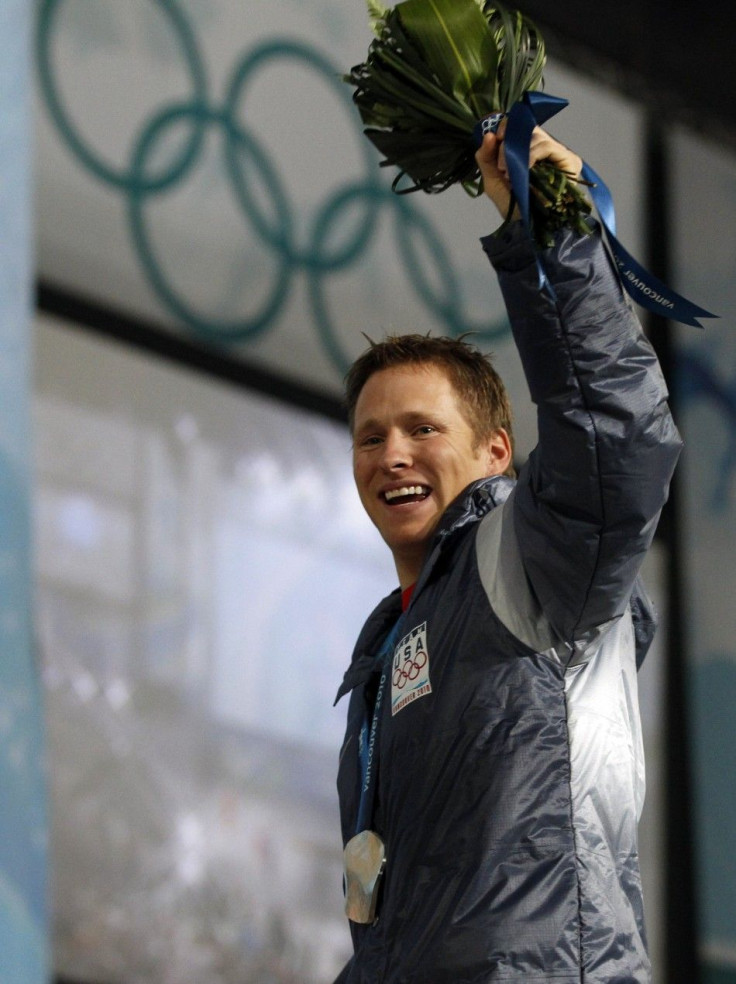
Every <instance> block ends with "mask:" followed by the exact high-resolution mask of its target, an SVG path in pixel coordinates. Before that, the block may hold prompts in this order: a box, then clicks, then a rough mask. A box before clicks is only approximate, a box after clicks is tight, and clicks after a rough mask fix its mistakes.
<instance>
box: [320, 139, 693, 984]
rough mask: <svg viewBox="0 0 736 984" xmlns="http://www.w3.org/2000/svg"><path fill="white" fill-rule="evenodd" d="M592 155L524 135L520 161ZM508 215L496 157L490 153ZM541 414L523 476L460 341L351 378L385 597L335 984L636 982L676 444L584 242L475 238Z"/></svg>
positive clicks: (368, 689) (647, 353)
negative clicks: (653, 667) (652, 711)
mask: <svg viewBox="0 0 736 984" xmlns="http://www.w3.org/2000/svg"><path fill="white" fill-rule="evenodd" d="M543 158H547V159H551V160H553V161H554V162H555V163H556V164H558V166H560V167H562V168H563V169H564V170H567V171H570V172H572V173H579V170H580V160H579V158H577V157H576V155H574V154H572V153H571V152H570V151H569V150H568V149H567V148H565V147H563V146H562V145H560V144H559V143H557V142H556V141H554V140H552V139H551V138H550V137H549V136H547V135H546V134H545V133H543V131H535V135H534V138H533V140H532V149H531V159H530V164H533V163H534V162H535V161H536V160H541V159H543ZM477 159H478V163H479V166H480V168H481V173H482V174H483V178H484V184H485V190H486V193H487V194H488V196H489V197H490V198H491V199H492V200H493V201H494V203H495V204H496V206H497V207H498V209H499V211H500V212H501V214H502V215H503V214H506V211H507V209H508V204H509V188H508V181H507V176H506V171H505V167H504V160H503V146H502V138H501V137H497V136H495V135H492V134H489V135H487V136H486V137H485V140H484V144H483V147H482V148H481V150H480V151H479V154H478V158H477ZM483 248H484V249H485V251H486V252H487V254H488V255H489V257H490V259H491V261H492V263H493V265H494V267H495V269H496V272H497V275H498V277H499V282H500V285H501V289H502V291H503V294H504V299H505V302H506V306H507V310H508V313H509V319H510V322H511V326H512V330H513V334H514V339H515V342H516V345H517V347H518V350H519V353H520V356H521V360H522V364H523V366H524V371H525V374H526V378H527V381H528V384H529V388H530V391H531V396H532V399H533V400H534V402H535V404H536V405H537V409H538V431H539V441H538V445H537V447H536V448H535V450H534V451H533V453H532V454H531V455H530V457H529V460H528V462H527V463H526V464H525V465H524V467H523V469H522V471H521V474H520V476H519V479H518V481H516V480H515V478H514V477H513V476H514V472H513V467H512V460H511V459H512V437H511V420H510V411H509V407H508V401H507V398H506V395H505V392H504V389H503V384H502V383H501V381H500V379H499V378H498V376H497V374H496V372H495V370H494V369H493V367H492V366H491V365H490V363H489V362H488V360H487V359H486V358H485V357H484V356H483V355H482V354H481V353H480V352H478V351H477V350H475V349H474V348H473V347H471V346H470V345H468V344H466V343H464V342H463V341H457V340H452V339H445V338H431V337H427V336H422V335H408V336H400V337H397V338H388V339H386V340H385V341H383V342H380V343H377V344H373V345H371V347H370V348H369V349H368V351H367V352H365V353H364V354H363V355H362V356H361V357H360V358H359V359H358V360H357V362H356V363H355V364H354V366H353V367H352V368H351V370H350V372H349V374H348V377H347V402H348V409H349V413H350V423H351V428H352V433H353V467H354V475H355V481H356V485H357V488H358V491H359V493H360V498H361V501H362V503H363V505H364V507H365V509H366V512H367V513H368V515H369V516H370V518H371V520H372V521H373V523H374V524H375V525H376V527H377V528H378V530H379V532H380V534H381V536H382V537H383V539H384V540H385V542H386V544H387V546H388V547H389V549H390V550H391V552H392V554H393V558H394V561H395V564H396V571H397V575H398V580H399V588H397V590H396V591H395V592H393V593H392V594H391V595H389V596H388V598H386V599H384V600H383V601H382V602H381V603H380V604H379V606H378V607H377V608H376V610H375V611H374V612H373V614H372V615H371V616H370V618H369V619H368V621H367V622H366V625H365V626H364V628H363V631H362V632H361V635H360V637H359V639H358V642H357V645H356V648H355V652H354V654H353V659H352V661H351V664H350V667H349V669H348V671H347V673H346V674H345V679H344V681H343V684H342V687H341V688H340V691H339V692H338V697H341V696H343V695H344V694H347V693H350V704H349V709H348V722H347V731H346V736H345V741H344V744H343V748H342V751H341V756H340V769H339V776H338V789H339V794H340V808H341V820H342V831H343V839H344V845H345V872H346V911H347V914H348V917H349V919H350V926H351V932H352V936H353V943H354V951H355V952H354V956H353V958H352V959H351V960H350V962H349V963H348V965H347V966H346V967H345V969H344V970H343V972H342V974H341V975H340V977H339V979H338V982H339V984H491V982H496V981H498V982H501V981H504V982H507V981H525V982H529V981H531V982H543V981H544V982H555V984H572V982H577V984H614V982H615V984H646V982H648V981H649V980H650V970H649V961H648V958H647V952H646V942H645V931H644V923H643V912H642V900H641V887H640V879H639V867H638V855H637V844H636V839H637V836H636V828H637V822H638V818H639V814H640V812H641V807H642V800H643V794H644V779H643V759H642V742H641V729H640V722H639V712H638V706H637V696H636V670H637V666H638V665H639V664H640V662H641V660H642V659H643V657H644V654H645V652H646V649H647V646H648V644H649V642H650V640H651V635H652V631H653V618H652V615H651V612H650V607H649V605H648V602H647V599H646V596H645V594H644V592H643V589H642V587H641V585H640V584H639V582H638V577H637V574H638V571H639V568H640V566H641V562H642V560H643V557H644V555H645V553H646V550H647V548H648V546H649V544H650V543H651V539H652V537H653V534H654V530H655V527H656V522H657V518H658V516H659V512H660V510H661V508H662V505H663V504H664V502H665V500H666V497H667V489H668V484H669V480H670V477H671V474H672V470H673V468H674V466H675V463H676V460H677V457H678V454H679V450H680V440H679V437H678V434H677V431H676V429H675V427H674V424H673V422H672V419H671V417H670V414H669V410H668V407H667V402H666V398H667V394H666V390H665V387H664V384H663V380H662V376H661V373H660V371H659V367H658V365H657V361H656V358H655V356H654V354H653V352H652V350H651V347H650V346H649V344H648V342H647V340H646V339H645V337H644V336H643V334H642V332H641V329H640V327H639V324H638V322H637V320H636V317H635V315H634V314H633V312H632V310H631V308H630V307H629V305H628V303H627V301H626V300H625V295H624V293H623V291H622V289H621V286H620V284H619V282H618V279H617V275H616V273H615V270H614V269H613V267H612V264H611V262H610V260H609V258H608V256H607V254H606V251H605V249H604V248H603V246H602V244H601V241H600V237H599V234H598V231H597V229H595V228H594V229H593V230H592V232H591V234H590V235H587V236H579V235H577V234H575V233H573V232H571V231H566V232H564V233H562V234H560V236H559V238H558V242H557V243H556V245H555V246H554V247H552V248H551V249H548V250H545V251H544V252H543V253H542V254H541V258H542V262H543V264H544V267H545V271H546V273H547V276H548V278H549V281H550V283H551V285H552V288H553V290H554V297H553V296H551V294H549V293H547V292H544V291H540V289H539V286H538V274H537V266H536V257H535V253H534V250H533V247H532V245H531V243H530V242H529V240H528V238H527V237H526V235H525V234H524V231H523V229H522V228H521V226H520V225H519V224H515V225H511V226H510V227H506V228H505V229H504V230H503V231H502V232H501V234H500V235H497V236H489V237H487V238H486V239H484V240H483Z"/></svg>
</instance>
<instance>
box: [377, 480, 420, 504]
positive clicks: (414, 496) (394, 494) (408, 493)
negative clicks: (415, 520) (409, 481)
mask: <svg viewBox="0 0 736 984" xmlns="http://www.w3.org/2000/svg"><path fill="white" fill-rule="evenodd" d="M429 493H430V489H429V487H428V486H427V485H404V486H402V487H401V488H400V489H389V490H388V491H387V492H384V493H383V497H384V499H385V500H386V502H387V503H388V504H389V505H390V506H399V505H402V504H403V503H404V502H421V500H422V499H426V498H427V496H428V495H429Z"/></svg>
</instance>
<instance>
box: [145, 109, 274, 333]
mask: <svg viewBox="0 0 736 984" xmlns="http://www.w3.org/2000/svg"><path fill="white" fill-rule="evenodd" d="M181 120H192V122H193V123H194V124H195V125H194V127H193V131H194V132H196V133H198V134H200V133H201V132H202V128H203V126H207V125H213V124H214V125H219V126H221V127H222V128H223V129H224V130H225V132H226V133H227V135H228V140H229V144H230V145H231V146H234V147H237V148H238V149H240V150H241V151H245V152H246V153H247V155H248V157H249V159H250V160H251V161H252V162H253V164H254V165H255V168H256V170H257V171H258V173H259V175H260V177H261V178H262V179H263V182H264V184H265V187H267V188H268V190H269V193H270V194H271V198H272V200H273V202H274V203H275V205H276V209H277V214H278V217H279V220H280V223H281V226H282V228H284V227H287V226H288V221H289V212H288V208H287V203H286V195H285V193H284V191H283V189H282V188H281V186H280V184H279V182H278V178H277V177H276V173H275V172H274V171H273V170H272V169H271V167H270V164H269V161H268V159H267V157H266V154H265V152H264V151H263V150H262V149H261V147H260V146H259V145H258V143H257V141H256V140H255V138H254V137H253V136H252V135H250V134H249V133H247V132H246V131H245V130H241V129H239V128H238V127H237V126H236V125H235V124H234V122H233V121H232V119H231V118H230V117H228V116H227V115H225V114H222V113H217V112H216V111H215V110H212V109H209V108H208V107H207V106H192V105H191V104H185V105H182V106H172V107H170V108H169V109H166V110H164V111H163V112H162V113H159V115H158V116H156V117H154V119H153V120H152V121H151V122H150V123H149V124H148V126H147V127H146V129H145V130H144V132H143V133H142V135H141V137H140V140H139V141H138V144H137V145H136V148H135V153H134V155H133V163H132V165H131V169H130V177H131V180H130V193H129V199H128V201H129V216H130V224H131V231H132V234H133V240H134V242H135V244H136V246H137V248H138V252H139V255H140V256H141V257H142V258H143V262H144V266H145V268H146V270H147V271H148V275H149V278H150V280H151V283H152V286H153V288H154V289H155V291H156V292H157V294H158V295H159V297H160V298H161V299H162V300H163V301H164V303H165V304H166V305H167V307H168V308H169V309H170V310H171V311H173V312H174V314H176V315H177V316H178V317H179V318H180V319H181V320H182V321H183V322H184V323H185V324H186V325H188V326H189V327H190V328H192V329H193V330H194V331H196V332H198V333H200V334H203V335H214V336H216V337H217V338H218V339H222V338H224V337H227V338H237V339H243V338H246V337H252V336H254V335H257V334H260V333H261V332H262V331H264V330H265V329H267V328H268V327H269V325H270V324H271V322H272V321H273V320H274V318H275V317H276V316H277V314H278V312H279V310H280V309H281V307H282V305H283V304H284V302H285V300H286V298H287V296H288V293H289V283H290V279H291V278H290V265H289V260H288V257H287V256H286V255H285V254H282V255H281V258H280V262H279V264H278V269H277V273H276V276H275V278H274V283H273V287H272V290H271V291H270V293H269V296H268V297H267V299H266V301H265V303H264V304H263V306H262V308H261V310H260V311H259V312H258V313H257V314H256V315H255V316H254V317H253V318H251V319H249V320H246V321H243V320H215V319H212V318H211V317H204V316H202V315H199V314H197V313H196V311H194V310H193V309H192V308H191V307H190V306H189V305H187V303H186V302H185V301H184V300H183V299H182V298H181V297H180V296H178V295H177V293H176V291H175V290H174V289H173V288H172V287H171V286H170V285H169V283H168V282H167V280H166V278H165V276H164V274H163V271H162V269H161V266H160V264H159V262H158V260H157V258H156V254H155V251H154V248H153V245H152V243H151V239H150V237H149V235H148V228H147V225H146V221H145V213H144V205H145V202H146V198H147V194H146V193H147V191H148V190H149V183H148V181H147V179H146V174H145V164H146V161H147V159H148V158H149V156H152V151H154V150H155V147H156V141H157V140H158V139H159V137H160V136H161V134H162V133H165V131H166V128H167V127H169V126H171V125H172V124H176V123H178V122H180V121H181Z"/></svg>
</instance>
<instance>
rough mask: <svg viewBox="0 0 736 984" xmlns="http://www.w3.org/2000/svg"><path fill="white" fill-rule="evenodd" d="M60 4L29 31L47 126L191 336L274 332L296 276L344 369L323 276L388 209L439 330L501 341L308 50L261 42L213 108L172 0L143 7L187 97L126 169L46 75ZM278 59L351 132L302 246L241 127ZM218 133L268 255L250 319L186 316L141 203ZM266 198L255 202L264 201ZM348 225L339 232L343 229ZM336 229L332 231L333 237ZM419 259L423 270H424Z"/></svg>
mask: <svg viewBox="0 0 736 984" xmlns="http://www.w3.org/2000/svg"><path fill="white" fill-rule="evenodd" d="M65 3H67V0H41V2H40V5H39V15H38V21H37V33H36V60H37V64H38V72H39V80H40V87H41V91H42V94H43V97H44V99H45V103H46V106H47V107H48V110H49V114H50V116H51V119H52V121H53V123H54V124H55V126H56V129H57V131H58V133H59V135H60V136H61V138H62V140H63V141H64V142H65V144H66V146H67V147H68V149H69V150H70V151H71V152H72V153H73V154H74V155H75V156H76V158H77V159H78V161H79V162H80V163H81V164H82V165H83V166H84V167H85V168H86V169H87V170H88V171H89V172H90V173H91V174H93V175H94V176H95V177H96V178H97V179H99V180H100V181H102V182H104V183H106V184H108V185H110V186H111V187H113V188H114V189H116V190H117V191H118V192H120V193H121V194H123V195H125V196H126V204H127V213H128V222H129V233H130V236H131V239H132V242H133V245H134V248H135V250H136V253H137V255H138V258H139V261H140V263H141V267H142V270H143V272H144V275H145V276H146V278H147V280H148V282H149V284H150V285H151V287H152V289H153V290H154V291H155V293H156V295H157V296H158V298H159V300H160V301H161V303H162V304H163V305H164V307H165V308H166V309H167V310H168V311H170V312H171V313H173V314H174V316H175V317H176V318H177V320H178V321H179V322H181V323H182V324H183V325H184V326H186V327H187V328H189V329H190V330H192V331H193V332H195V333H197V334H199V335H201V336H203V337H205V338H208V339H211V340H215V341H218V342H223V341H224V342H235V341H238V342H242V341H249V340H252V339H253V338H255V337H256V336H257V335H260V334H262V333H264V332H266V331H268V330H270V329H273V328H275V327H276V324H277V320H278V317H279V314H280V313H281V311H282V309H283V307H284V304H285V302H286V300H287V298H288V297H289V294H290V289H291V286H292V284H293V282H294V280H295V277H296V275H298V274H303V275H304V276H305V278H306V286H307V298H308V301H309V304H310V308H311V315H312V320H313V327H314V329H315V330H316V333H317V337H318V339H319V341H320V343H321V346H322V348H323V350H324V351H325V353H326V354H327V356H328V358H329V359H330V361H331V362H332V364H333V365H334V367H335V368H336V369H337V370H338V371H339V372H340V373H344V372H345V370H346V369H347V367H348V366H349V364H350V362H351V361H352V358H351V355H350V353H349V352H347V351H346V350H345V347H344V345H343V343H342V341H341V339H340V337H339V332H338V329H337V328H336V326H335V318H334V316H333V315H332V313H331V312H330V310H329V304H328V300H327V287H328V284H329V282H330V277H331V276H332V275H334V274H336V273H338V272H339V271H342V270H346V269H348V268H350V267H353V266H355V265H356V264H358V263H359V262H360V260H361V258H362V257H363V256H364V254H365V253H366V251H367V250H368V248H369V247H370V244H371V242H372V241H373V239H374V237H375V232H376V227H377V223H378V217H379V214H380V213H381V212H385V213H387V214H388V216H389V217H390V220H391V225H390V228H391V229H392V234H393V236H394V240H395V242H396V244H397V247H398V249H397V253H398V255H399V256H400V258H401V260H400V262H401V263H402V264H403V272H404V274H405V275H406V278H407V281H408V283H409V285H410V287H411V289H412V290H413V292H414V295H415V296H416V298H417V299H418V301H419V302H420V303H421V304H422V306H423V307H424V308H426V309H427V311H428V312H430V313H431V314H433V315H434V316H435V318H436V319H437V320H438V321H439V323H440V325H441V326H442V330H444V331H445V332H446V333H448V334H451V335H454V336H457V335H460V334H462V333H463V332H468V331H472V332H473V333H474V335H475V336H476V338H477V339H478V340H479V341H497V340H499V339H500V338H502V337H504V336H506V335H507V334H508V332H509V327H508V324H507V322H506V320H505V319H503V320H502V321H500V322H498V323H496V324H492V325H488V324H482V325H473V324H471V323H470V322H469V319H468V318H467V317H466V315H465V312H464V310H463V303H462V297H461V291H460V289H459V285H458V278H457V275H456V273H455V271H454V269H453V266H452V262H451V258H450V256H449V254H448V251H447V250H446V248H445V246H444V244H443V242H442V239H441V237H440V236H439V234H438V233H437V231H436V229H435V228H434V226H433V225H432V224H431V222H430V221H429V219H427V218H426V216H425V215H424V214H423V213H422V211H420V209H419V208H417V206H416V205H415V203H414V202H412V201H410V200H409V199H408V198H407V197H406V196H397V195H395V194H393V193H392V192H391V191H390V190H389V187H388V183H382V182H381V181H379V174H378V172H379V169H378V167H377V163H376V159H375V152H374V150H373V148H372V146H371V145H370V143H369V142H368V141H367V140H365V139H364V138H363V137H362V135H361V133H360V124H359V120H358V115H357V113H356V112H355V110H354V107H353V105H352V99H351V97H350V93H349V90H348V87H347V86H346V85H345V84H344V83H343V82H342V80H341V74H340V71H339V68H338V67H337V66H336V65H334V64H333V63H332V62H331V61H329V59H328V58H326V57H325V56H324V55H322V54H321V53H320V52H318V51H317V50H316V49H314V48H313V47H311V46H309V45H307V44H305V43H303V42H301V41H298V40H294V39H288V38H282V39H278V40H268V41H263V42H261V43H259V44H256V45H254V46H253V47H252V48H251V49H250V50H249V51H247V52H245V53H244V54H243V56H242V57H241V58H240V60H239V61H238V62H237V63H236V65H235V66H234V70H233V72H232V75H231V78H230V81H229V84H228V86H227V90H226V94H225V98H224V101H223V103H222V106H220V107H217V106H214V105H212V104H211V103H210V101H209V95H208V91H207V89H208V86H207V73H206V67H205V65H204V62H203V60H202V57H201V55H200V52H199V48H198V44H197V38H196V36H195V33H194V31H193V29H192V27H191V26H190V24H189V22H188V20H187V18H186V17H185V15H184V13H183V11H182V9H181V7H180V6H179V4H178V3H177V2H176V0H150V3H151V4H153V5H154V6H155V7H156V8H158V9H159V10H160V12H161V13H162V14H163V15H164V19H165V21H166V23H167V24H168V26H169V27H170V29H171V30H172V31H173V32H174V34H175V37H176V40H177V44H178V47H179V48H180V50H181V54H182V56H183V61H184V65H185V68H186V74H187V78H188V82H187V87H188V89H189V92H188V93H185V94H183V96H182V98H181V99H179V100H177V101H176V102H173V103H170V104H168V105H165V106H163V107H161V108H160V109H159V110H158V111H157V112H155V113H154V114H153V116H152V118H150V119H148V120H144V121H143V124H142V126H141V127H140V129H139V131H138V133H137V135H136V137H135V139H134V142H133V146H132V147H131V149H130V152H129V163H128V164H127V166H124V165H113V164H111V163H109V162H108V161H107V160H106V159H105V157H104V155H103V154H102V153H101V152H100V151H98V150H97V149H95V148H94V147H93V146H92V145H91V143H90V142H89V141H87V140H85V138H84V136H83V134H82V133H81V132H80V131H79V130H78V128H77V127H76V126H75V124H74V123H73V117H72V114H71V112H70V111H69V110H68V109H67V107H66V106H65V105H64V103H63V101H62V98H61V95H60V92H59V87H58V85H57V80H56V77H55V73H54V69H53V57H52V55H53V52H52V42H53V38H54V35H55V33H56V32H58V30H59V28H58V15H59V10H60V8H61V7H62V6H63V5H64V4H65ZM282 61H286V62H287V63H288V64H289V65H293V64H294V63H295V62H296V63H298V64H299V65H300V66H301V67H302V68H304V69H306V70H307V71H309V72H313V73H316V75H317V77H318V79H320V80H322V81H324V82H326V83H327V84H328V85H329V86H330V87H331V89H332V91H334V93H335V94H336V95H337V97H338V99H339V100H340V101H341V103H342V105H344V107H345V108H346V110H347V112H348V115H349V119H350V120H351V124H350V125H351V126H352V127H354V128H355V132H356V134H357V137H358V145H359V147H360V153H361V158H362V170H363V172H364V173H363V175H362V176H361V177H360V178H358V179H355V178H353V179H351V180H349V181H347V182H346V183H344V184H342V185H340V186H338V187H337V188H336V189H335V190H334V191H333V192H332V193H331V194H329V195H328V197H327V198H326V200H325V201H324V202H323V203H322V204H321V206H320V207H319V208H318V209H317V211H316V214H315V216H314V219H313V221H312V223H311V227H310V228H309V229H308V232H307V235H306V236H305V237H304V238H305V241H303V242H298V241H297V234H296V230H295V222H294V219H293V216H294V214H295V209H294V207H293V205H292V203H291V201H290V198H289V194H288V189H287V188H286V187H285V185H284V182H283V181H282V179H281V178H280V177H279V171H278V168H277V167H276V164H275V162H274V161H273V160H271V159H270V157H269V155H268V154H267V152H266V150H265V148H264V146H263V144H262V143H261V142H259V141H258V139H257V138H256V136H255V134H254V133H253V132H252V128H251V127H249V126H247V125H246V123H245V122H243V118H244V117H245V116H246V114H245V113H244V112H243V106H244V104H245V102H246V100H247V96H248V92H249V88H250V87H251V85H252V82H253V78H254V76H255V75H256V74H257V73H258V72H259V71H261V70H262V69H264V68H266V67H270V66H273V65H274V64H276V65H278V64H279V63H280V62H282ZM182 126H184V127H186V131H187V132H186V139H185V140H184V141H183V144H182V145H181V146H180V147H177V150H176V152H175V153H173V154H172V155H170V157H171V159H170V160H169V161H168V163H167V165H166V166H162V165H160V164H157V166H156V167H154V164H153V162H154V160H155V161H159V159H160V158H161V157H162V154H161V153H160V148H161V145H162V144H163V143H164V141H165V138H166V136H167V134H170V133H171V132H172V131H173V129H174V128H181V127H182ZM212 130H216V131H218V133H219V135H220V136H221V137H222V139H223V156H224V164H225V173H226V175H227V178H228V181H229V184H230V188H231V191H232V194H233V196H234V199H235V201H236V203H237V205H238V208H239V211H240V213H241V215H242V218H243V221H244V224H245V225H246V226H247V228H248V229H249V230H250V231H251V233H252V234H253V237H254V239H255V241H256V242H257V243H258V244H259V246H260V247H262V248H263V250H264V251H265V253H266V254H267V255H268V256H269V257H270V258H271V261H272V263H273V271H272V273H271V275H270V279H269V281H268V283H266V284H265V290H266V294H265V297H264V298H263V299H262V301H261V303H260V306H259V307H258V309H257V310H256V311H255V312H251V313H250V314H249V315H248V317H241V318H221V317H213V316H210V315H209V314H206V313H203V312H201V311H198V310H195V309H194V307H193V305H192V304H191V303H190V302H189V301H188V300H187V299H185V298H184V297H183V296H181V292H180V291H178V290H177V288H176V287H175V286H174V285H172V284H171V283H170V281H169V279H168V277H167V275H166V273H165V270H164V267H163V265H162V263H161V261H160V259H159V257H158V256H157V254H156V250H155V248H154V244H153V239H152V236H151V232H150V228H149V227H150V219H149V218H148V217H147V206H148V204H149V203H150V201H151V200H152V198H153V197H154V196H158V195H161V194H162V193H163V192H166V191H170V190H171V189H173V188H175V187H177V186H178V185H179V184H180V183H181V182H183V181H184V180H185V179H186V178H187V177H188V176H189V175H190V174H191V173H192V171H193V169H194V168H195V167H196V166H197V164H198V163H199V162H200V159H201V157H202V151H203V146H204V143H205V137H206V135H207V133H208V132H209V131H212ZM264 197H265V202H264ZM348 220H349V228H348V229H347V231H346V229H345V226H346V225H347V224H348ZM338 233H339V235H338ZM427 258H428V259H429V264H430V270H429V272H428V271H427V269H426V265H427Z"/></svg>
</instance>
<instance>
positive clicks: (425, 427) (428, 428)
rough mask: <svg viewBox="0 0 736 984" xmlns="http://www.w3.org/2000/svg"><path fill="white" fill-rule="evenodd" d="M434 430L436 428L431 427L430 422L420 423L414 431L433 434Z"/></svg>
mask: <svg viewBox="0 0 736 984" xmlns="http://www.w3.org/2000/svg"><path fill="white" fill-rule="evenodd" d="M435 430H436V428H435V427H433V426H432V425H431V424H422V426H421V427H417V429H416V433H417V434H434V433H435Z"/></svg>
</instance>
